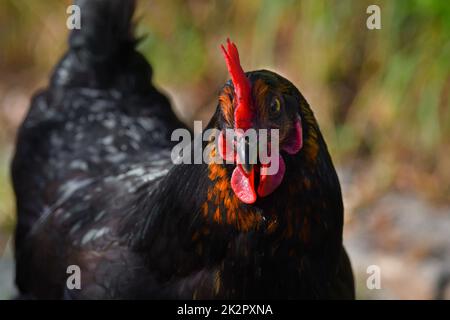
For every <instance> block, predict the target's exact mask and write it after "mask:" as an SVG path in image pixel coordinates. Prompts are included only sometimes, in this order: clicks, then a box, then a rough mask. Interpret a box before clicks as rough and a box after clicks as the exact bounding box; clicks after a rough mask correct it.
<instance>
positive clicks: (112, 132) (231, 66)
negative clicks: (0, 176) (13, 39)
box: [12, 0, 354, 299]
mask: <svg viewBox="0 0 450 320" xmlns="http://www.w3.org/2000/svg"><path fill="white" fill-rule="evenodd" d="M77 4H78V5H80V7H81V12H82V14H85V15H84V20H82V23H83V27H82V29H81V30H74V31H73V32H72V34H71V36H70V41H69V44H70V46H69V50H68V53H67V54H66V55H65V56H64V57H63V59H62V60H61V62H60V63H59V64H58V65H57V67H56V69H55V72H54V74H53V77H52V79H51V83H50V86H49V88H48V89H47V90H45V91H43V92H42V93H39V94H38V95H37V96H35V97H34V99H33V101H32V105H31V108H30V111H29V114H28V116H27V118H26V119H25V121H24V123H23V125H22V127H21V128H20V131H19V135H18V140H17V148H16V153H15V157H14V160H13V165H12V172H13V183H14V190H15V192H16V198H17V208H18V226H17V230H16V260H17V269H16V270H17V271H16V282H17V285H18V287H19V290H20V292H21V294H22V295H24V296H28V297H32V298H53V299H61V298H65V299H97V298H107V299H153V298H169V299H216V298H217V299H220V298H222V299H229V298H241V299H243V298H278V299H280V298H291V299H295V298H307V299H332V298H338V299H351V298H354V284H353V275H352V270H351V266H350V262H349V259H348V257H347V254H346V252H345V249H344V247H343V244H342V228H343V205H342V196H341V191H340V186H339V180H338V177H337V175H336V172H335V170H334V167H333V164H332V161H331V158H330V155H329V153H328V151H327V147H326V144H325V142H324V139H323V137H322V135H321V133H320V129H319V127H318V125H317V122H316V120H315V118H314V115H313V113H312V111H311V108H310V107H309V105H308V103H307V102H306V100H305V99H304V97H303V96H302V95H301V93H300V92H299V91H298V89H297V88H296V87H295V86H294V85H293V84H292V83H291V82H289V81H288V80H286V79H285V78H283V77H281V76H279V75H277V74H276V73H273V72H270V71H267V70H260V71H253V72H247V73H244V71H243V70H242V67H241V66H240V62H239V56H238V52H237V48H236V47H235V45H234V44H232V43H231V42H228V43H227V46H226V48H225V47H222V49H223V54H224V56H225V60H226V63H227V67H228V70H229V72H230V75H231V80H230V81H228V82H227V83H226V84H225V85H224V86H223V88H222V89H221V91H220V94H219V98H218V105H217V108H216V111H215V113H214V115H213V116H212V119H211V120H210V122H209V124H208V126H207V128H206V129H215V130H216V131H217V132H218V133H219V134H218V135H217V136H211V137H210V138H209V139H208V140H207V141H205V142H204V143H203V147H204V148H207V147H209V150H210V153H209V156H210V157H211V158H221V159H223V160H230V159H231V160H237V159H239V160H237V161H234V162H233V163H228V161H227V163H223V162H220V161H211V162H203V163H202V164H195V165H194V164H188V163H181V164H174V163H173V159H172V157H171V151H172V150H173V147H174V146H175V142H172V141H171V139H170V136H171V133H172V132H173V130H175V129H176V128H184V127H183V125H182V124H181V123H180V122H179V121H178V120H177V119H176V117H175V116H174V114H173V112H172V111H171V108H170V105H169V103H168V101H167V99H166V98H165V97H164V96H163V95H162V94H161V93H159V92H158V91H157V90H156V89H155V88H154V87H153V86H152V85H151V68H150V66H149V65H148V63H147V62H146V61H145V60H144V58H143V57H142V56H141V55H140V54H139V53H138V52H137V51H136V50H135V47H134V44H135V41H134V39H133V36H132V31H131V27H130V25H131V19H132V13H133V9H134V3H133V2H130V1H113V0H110V1H105V0H95V1H92V0H89V1H78V2H77ZM227 129H228V130H231V131H232V132H236V139H234V140H232V141H231V145H232V146H233V148H230V147H229V146H230V140H228V136H227V135H225V132H226V130H227ZM250 129H278V132H279V150H280V152H279V156H277V157H276V158H274V159H275V160H276V161H272V162H273V163H275V162H277V163H278V169H277V170H275V171H276V172H275V173H274V174H269V173H268V170H269V165H272V162H271V163H269V164H267V163H263V162H262V161H261V159H259V158H257V159H256V161H254V162H253V161H250V159H253V160H255V159H254V158H252V157H251V156H250V154H251V150H254V149H255V148H256V147H255V145H253V144H252V143H250V142H249V141H248V140H246V139H245V132H247V131H249V130H250ZM242 132H243V133H244V135H242ZM271 132H272V131H271ZM257 139H258V140H259V139H260V137H259V136H258V137H257ZM258 142H259V141H258ZM270 142H271V143H272V140H270ZM273 142H275V140H273ZM269 149H270V150H269V151H270V152H269V153H270V154H271V155H272V154H276V153H277V152H276V151H277V149H276V148H275V144H270V146H269ZM74 265H75V266H77V267H79V270H80V277H81V280H80V284H81V288H72V287H70V286H68V285H67V279H68V277H69V274H68V273H67V270H68V267H69V266H74Z"/></svg>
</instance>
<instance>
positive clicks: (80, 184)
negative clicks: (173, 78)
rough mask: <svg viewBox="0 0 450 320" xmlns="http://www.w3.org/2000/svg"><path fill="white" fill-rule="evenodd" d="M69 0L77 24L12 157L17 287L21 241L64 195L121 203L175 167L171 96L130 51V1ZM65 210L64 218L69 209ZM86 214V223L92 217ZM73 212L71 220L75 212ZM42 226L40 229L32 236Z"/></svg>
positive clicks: (25, 253)
mask: <svg viewBox="0 0 450 320" xmlns="http://www.w3.org/2000/svg"><path fill="white" fill-rule="evenodd" d="M75 3H76V4H77V5H79V6H80V8H81V17H82V19H81V23H82V28H81V29H80V30H73V31H72V32H71V35H70V40H69V50H68V52H67V53H66V54H65V56H64V57H63V58H62V59H61V61H60V62H59V64H58V65H57V66H56V68H55V71H54V73H53V76H52V78H51V81H50V84H49V87H48V88H47V89H46V90H44V91H42V92H40V93H38V94H37V95H36V96H35V97H34V98H33V99H32V103H31V107H30V110H29V113H28V115H27V117H26V119H25V121H24V122H23V124H22V126H21V128H20V130H19V132H18V137H17V144H16V145H17V147H16V152H15V155H14V159H13V163H12V178H13V186H14V191H15V193H16V199H17V210H18V224H17V228H16V242H15V246H16V261H17V268H16V282H17V284H18V287H19V289H20V290H21V292H22V293H27V292H28V291H29V281H30V274H29V273H30V272H31V273H32V271H33V266H30V265H29V264H30V250H34V251H36V248H34V249H30V248H29V247H30V246H29V244H28V243H27V242H28V241H30V240H29V239H28V238H29V237H30V233H31V232H32V230H33V228H34V229H37V228H38V227H36V225H39V223H42V221H43V220H46V219H47V220H48V219H53V220H54V219H58V218H57V214H55V208H57V207H58V206H60V205H61V204H62V203H64V202H68V203H69V204H71V205H72V206H73V205H75V203H74V202H73V201H75V200H73V199H76V201H78V202H81V201H83V200H84V201H85V202H86V203H89V199H90V198H91V197H92V194H93V193H94V192H98V191H99V190H100V191H101V192H102V193H108V197H106V196H99V197H97V198H98V199H99V200H97V201H102V199H103V200H104V201H109V202H111V201H113V200H116V201H117V200H118V199H120V198H121V197H125V198H126V194H127V192H128V191H130V189H135V188H138V187H139V186H140V184H141V183H142V182H143V181H146V182H148V181H149V180H152V179H157V178H158V177H159V176H160V175H162V174H164V173H165V172H166V169H167V168H168V167H170V166H171V162H170V149H171V147H172V142H171V141H170V135H171V133H172V131H173V130H174V129H175V128H178V127H181V126H182V124H181V123H180V122H179V121H178V120H177V118H176V117H175V115H174V113H173V112H172V109H171V107H170V104H169V102H168V100H167V98H166V97H165V96H164V95H163V94H161V93H160V92H159V91H157V90H156V89H155V88H154V87H153V85H152V83H151V78H152V70H151V67H150V66H149V64H148V63H147V62H146V60H145V58H144V57H143V56H142V55H141V54H140V53H138V52H137V51H136V50H135V40H134V38H133V35H132V30H131V25H132V23H131V20H132V15H133V11H134V7H135V3H134V1H123V0H94V1H92V0H79V1H76V2H75ZM137 171H139V174H136V172H137ZM133 172H134V173H133ZM136 177H139V179H138V178H136ZM108 179H109V180H111V179H113V180H114V179H116V182H115V185H117V187H111V188H110V189H109V190H108V188H105V189H102V188H103V187H102V186H104V185H106V184H108V183H109V182H108V181H109V180H108ZM113 185H114V183H113ZM94 186H96V187H94ZM96 190H97V191H96ZM128 193H129V192H128ZM75 195H77V196H75ZM105 197H106V198H107V199H105ZM129 197H131V196H129ZM123 202H126V199H125V200H123ZM97 205H98V206H99V207H101V206H102V205H103V206H104V207H108V206H110V205H111V204H110V203H109V204H106V203H104V204H101V203H97ZM66 210H67V217H68V216H70V215H71V212H70V211H71V210H70V209H68V208H67V207H66ZM75 211H76V210H75ZM101 211H102V210H99V211H96V213H101ZM87 212H89V210H87ZM84 214H85V215H87V216H86V217H85V221H84V223H85V224H88V225H89V223H91V224H92V223H93V221H91V222H89V214H88V213H84ZM49 216H52V217H49ZM53 216H55V217H56V218H55V217H53ZM91 218H92V220H94V219H95V217H94V216H92V217H91ZM71 219H72V220H71V221H72V223H73V224H74V225H75V224H76V221H75V220H74V219H79V217H77V215H76V214H73V215H72V218H71ZM97 219H99V218H98V217H97ZM69 220H70V219H69ZM103 223H105V224H107V222H105V221H103ZM44 232H45V228H44V229H42V230H37V231H36V232H35V233H37V235H33V237H35V238H34V239H33V240H32V241H37V240H36V236H37V237H40V235H39V233H44ZM55 236H58V237H61V234H60V233H59V232H55ZM54 240H55V239H54ZM80 240H82V239H80ZM57 241H59V242H61V243H63V242H64V241H63V239H58V240H57ZM39 245H40V246H41V247H42V250H43V252H47V251H48V250H50V248H44V247H45V242H42V243H40V244H39ZM61 245H62V244H61ZM61 250H62V251H65V250H67V248H65V247H61ZM42 258H43V259H45V257H42ZM47 271H48V270H47Z"/></svg>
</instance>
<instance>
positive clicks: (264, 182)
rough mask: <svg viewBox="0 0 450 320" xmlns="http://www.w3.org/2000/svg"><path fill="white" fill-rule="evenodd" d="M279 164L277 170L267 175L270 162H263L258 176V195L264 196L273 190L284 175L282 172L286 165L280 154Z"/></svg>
mask: <svg viewBox="0 0 450 320" xmlns="http://www.w3.org/2000/svg"><path fill="white" fill-rule="evenodd" d="M278 161H279V166H278V172H277V173H275V174H273V175H267V172H268V170H269V166H270V164H263V165H262V166H261V173H260V178H259V186H258V195H259V196H260V197H265V196H268V195H269V194H271V193H272V192H274V191H275V189H276V188H278V186H279V185H280V184H281V182H282V181H283V177H284V172H285V171H286V165H285V164H284V160H283V158H282V157H281V156H279V157H278Z"/></svg>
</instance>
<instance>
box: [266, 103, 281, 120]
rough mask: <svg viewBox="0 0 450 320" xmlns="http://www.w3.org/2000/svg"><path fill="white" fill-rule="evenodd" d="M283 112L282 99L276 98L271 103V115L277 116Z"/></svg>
mask: <svg viewBox="0 0 450 320" xmlns="http://www.w3.org/2000/svg"><path fill="white" fill-rule="evenodd" d="M280 113H281V102H280V99H278V98H274V99H273V100H272V102H271V103H270V108H269V115H270V117H271V118H272V119H274V118H277V117H278V116H279V115H280Z"/></svg>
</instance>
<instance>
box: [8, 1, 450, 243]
mask: <svg viewBox="0 0 450 320" xmlns="http://www.w3.org/2000/svg"><path fill="white" fill-rule="evenodd" d="M69 4H70V3H69V1H61V0H46V1H31V0H3V1H2V2H1V3H0V46H1V50H0V227H1V228H2V229H1V230H3V232H1V231H0V233H2V234H3V236H4V237H6V236H7V235H8V234H10V232H11V231H12V230H13V226H14V214H15V213H14V203H13V195H12V191H11V187H10V182H9V167H8V165H9V161H10V157H11V152H12V150H13V143H14V135H15V131H16V128H17V126H18V125H19V123H20V121H21V119H22V118H23V116H24V113H25V112H26V109H27V107H28V103H29V99H30V96H31V95H32V93H33V92H35V90H36V89H38V88H43V87H45V85H46V83H47V80H48V75H49V74H50V72H51V70H52V67H53V66H54V64H55V63H56V62H57V61H58V59H59V57H60V56H61V54H62V53H63V52H64V51H65V49H66V37H67V33H68V30H67V29H66V27H65V21H66V18H67V14H66V12H65V11H66V8H67V6H68V5H69ZM370 4H377V5H379V6H380V8H381V23H382V29H381V30H368V29H367V28H366V19H367V17H368V14H366V8H367V7H368V6H369V5H370ZM137 24H138V26H137V34H138V35H139V36H145V38H143V40H142V41H141V43H140V45H139V50H141V51H142V52H143V53H144V54H145V56H146V57H147V58H148V59H149V61H150V62H151V63H152V66H153V68H154V73H155V76H154V79H155V82H156V84H157V85H158V86H159V87H160V88H163V89H164V90H165V91H167V92H168V93H169V94H170V97H171V99H172V101H173V102H174V104H175V108H176V110H177V112H178V114H179V115H180V117H181V118H182V119H183V120H184V121H186V122H187V123H188V124H189V123H191V122H192V120H193V119H204V120H207V119H208V118H209V117H210V116H211V114H212V111H213V110H214V108H215V104H216V94H217V91H218V89H219V88H220V86H221V85H222V84H223V83H224V81H225V80H226V79H227V74H226V68H225V66H224V63H223V61H222V56H221V54H220V51H219V44H220V43H223V42H224V41H225V39H226V37H227V36H229V37H230V38H232V39H233V41H234V42H236V43H237V45H238V47H239V50H240V53H241V61H242V65H243V67H244V69H245V70H252V69H259V68H268V69H271V70H274V71H276V72H278V73H280V74H282V75H284V76H285V77H287V78H288V79H290V80H291V81H292V82H293V83H294V84H296V85H297V87H298V88H299V89H300V90H301V91H302V93H303V94H304V96H305V97H306V98H307V100H308V101H309V102H310V104H311V105H312V107H313V110H314V111H315V113H316V116H317V118H318V121H319V123H320V125H321V128H322V131H323V133H324V136H325V138H326V140H327V143H328V146H329V148H330V151H331V153H332V156H333V158H334V161H335V164H336V165H337V167H339V168H342V170H343V171H342V172H344V173H345V172H351V176H352V179H351V186H350V187H348V188H347V189H346V187H345V181H344V196H345V199H344V200H345V204H346V209H347V212H346V214H347V221H349V220H352V219H355V215H354V212H357V211H358V208H363V207H364V206H365V205H366V204H367V203H371V202H373V201H375V200H376V199H378V198H380V197H382V196H383V195H385V194H388V193H391V192H408V193H411V194H413V195H414V198H419V199H423V201H426V203H427V204H428V203H429V204H430V205H431V206H440V207H441V206H446V205H449V203H450V197H449V195H450V103H449V101H450V41H449V40H450V2H448V1H440V0H436V1H432V0H414V1H403V0H396V1H382V0H376V1H375V0H368V1H351V0H342V1H324V0H304V1H294V0H283V1H269V0H261V1H259V0H250V1H237V0H236V1H224V0H223V1H200V0H189V1H181V0H172V1H140V2H139V10H138V14H137ZM341 179H342V177H341ZM343 180H345V177H344V179H343ZM346 190H347V191H346ZM447 208H448V207H447ZM444 211H445V210H444ZM445 212H446V213H445V214H447V213H449V212H447V211H445ZM449 231H450V230H449ZM5 235H6V236H5ZM0 241H1V240H0ZM0 250H1V246H0Z"/></svg>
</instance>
